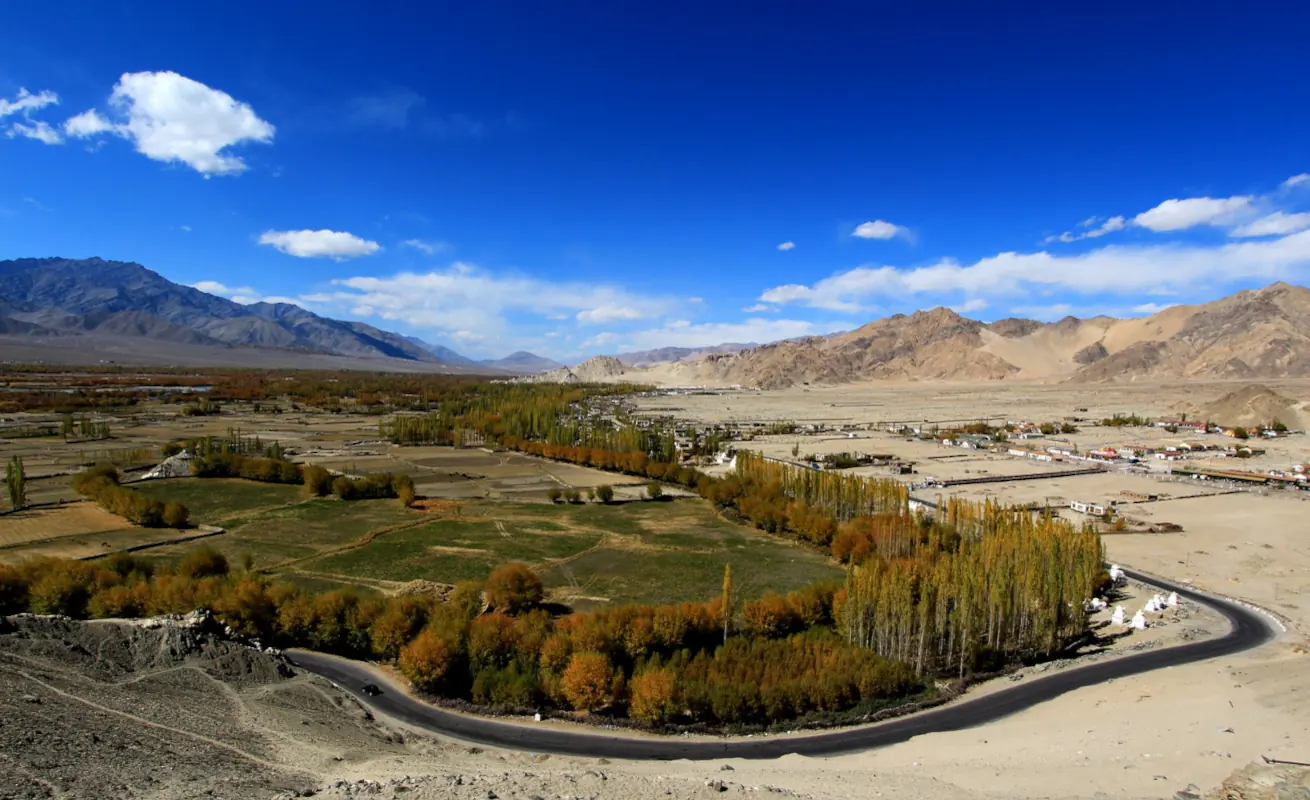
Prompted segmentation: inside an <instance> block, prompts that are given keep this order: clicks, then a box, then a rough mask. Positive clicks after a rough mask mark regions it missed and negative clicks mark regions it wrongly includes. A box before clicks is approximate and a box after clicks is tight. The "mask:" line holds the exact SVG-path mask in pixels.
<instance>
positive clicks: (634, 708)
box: [628, 669, 677, 725]
mask: <svg viewBox="0 0 1310 800" xmlns="http://www.w3.org/2000/svg"><path fill="white" fill-rule="evenodd" d="M629 691H630V692H631V699H630V701H629V705H628V715H629V716H630V717H632V718H633V719H637V720H641V721H642V722H650V723H653V724H657V725H658V724H661V723H664V722H668V721H669V719H670V718H672V717H673V715H674V714H676V713H677V708H676V707H675V706H674V705H673V673H672V672H670V671H669V670H666V669H652V670H647V671H646V672H643V673H641V674H639V675H637V676H636V677H635V678H633V679H632V683H631V684H630V685H629Z"/></svg>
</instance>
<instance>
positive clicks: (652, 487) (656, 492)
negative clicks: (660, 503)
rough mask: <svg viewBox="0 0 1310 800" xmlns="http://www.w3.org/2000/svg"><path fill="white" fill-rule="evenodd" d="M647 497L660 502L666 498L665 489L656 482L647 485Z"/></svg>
mask: <svg viewBox="0 0 1310 800" xmlns="http://www.w3.org/2000/svg"><path fill="white" fill-rule="evenodd" d="M646 496H647V497H649V498H650V499H652V500H658V499H660V498H661V497H663V496H664V487H663V486H661V485H660V484H659V483H657V482H656V481H651V482H650V483H648V484H646Z"/></svg>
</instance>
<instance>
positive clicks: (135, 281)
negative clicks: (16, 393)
mask: <svg viewBox="0 0 1310 800" xmlns="http://www.w3.org/2000/svg"><path fill="white" fill-rule="evenodd" d="M0 298H3V302H0V335H3V336H5V337H6V339H7V341H8V342H9V343H11V344H12V345H13V348H14V349H15V350H22V351H24V352H32V351H33V350H34V349H35V350H37V351H38V352H39V351H40V348H39V347H34V346H36V345H40V344H41V343H42V341H43V340H48V344H49V345H50V346H52V347H54V348H55V350H54V351H53V352H52V353H51V357H52V359H53V360H56V361H60V362H62V363H67V361H68V358H69V357H70V356H73V355H76V354H77V353H79V352H83V353H86V354H87V356H88V357H90V356H91V354H93V353H96V354H98V353H105V352H110V353H113V357H114V358H115V359H116V360H119V361H123V362H129V363H130V362H131V361H132V359H133V358H134V357H136V356H138V355H139V357H140V358H150V359H151V360H152V361H153V360H154V359H155V358H156V357H157V354H158V353H159V351H160V346H161V345H162V346H165V347H167V348H169V349H170V350H173V351H175V352H176V354H177V357H178V360H179V363H181V362H182V360H184V359H185V361H186V363H193V362H194V363H211V362H214V361H223V360H226V359H224V358H222V357H218V358H209V357H207V356H206V354H205V351H206V350H214V351H221V350H232V349H241V350H243V351H249V350H258V351H275V352H277V353H283V354H290V355H294V354H296V353H302V354H305V355H311V354H312V355H330V356H345V357H348V358H355V359H369V360H378V359H385V360H399V361H410V362H420V363H422V364H424V365H430V366H428V367H427V368H428V369H439V370H445V371H464V372H475V371H489V372H497V371H498V370H496V369H494V368H492V367H488V366H483V365H479V364H477V362H474V361H472V360H470V359H466V358H464V357H463V356H460V355H459V354H458V353H455V352H453V351H449V350H446V349H445V348H436V347H435V346H428V345H424V344H423V343H421V342H418V341H417V340H413V339H410V338H409V337H405V336H401V335H399V334H395V333H391V332H389V331H384V330H381V329H379V328H375V327H373V326H372V325H367V324H365V323H362V322H348V321H342V320H335V319H329V318H327V317H321V316H319V315H317V314H314V313H312V312H310V311H306V310H305V309H303V308H300V307H299V306H295V305H290V304H287V303H254V304H251V305H241V304H240V303H235V302H233V301H231V300H228V299H225V298H222V297H217V296H215V295H212V294H208V293H206V292H202V291H200V290H199V289H195V288H192V287H190V286H182V285H179V284H176V283H173V282H172V281H169V280H167V279H166V278H164V277H163V276H161V275H159V274H158V273H156V272H153V271H151V270H149V269H146V268H145V267H143V266H141V265H140V264H135V263H130V262H123V261H106V260H103V259H100V258H89V259H65V258H27V259H17V260H13V261H0ZM68 337H74V338H72V339H68ZM7 349H8V347H7ZM39 357H42V358H43V357H44V356H39ZM102 357H103V356H102ZM275 358H277V359H278V360H280V361H285V360H286V358H285V355H284V356H275ZM254 360H255V361H259V360H261V359H260V358H254ZM373 368H376V367H373Z"/></svg>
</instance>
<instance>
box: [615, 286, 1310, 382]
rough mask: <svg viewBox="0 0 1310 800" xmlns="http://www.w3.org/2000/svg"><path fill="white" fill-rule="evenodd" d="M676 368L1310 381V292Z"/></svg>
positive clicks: (900, 332)
mask: <svg viewBox="0 0 1310 800" xmlns="http://www.w3.org/2000/svg"><path fill="white" fill-rule="evenodd" d="M671 367H672V368H671V369H669V368H666V369H664V370H661V372H662V374H667V375H668V376H669V378H670V380H672V381H673V382H682V383H717V384H742V385H746V386H758V387H761V388H780V387H786V386H792V385H795V384H799V383H827V384H835V383H849V382H853V381H861V380H942V381H988V380H1004V379H1021V380H1022V379H1027V380H1044V381H1073V382H1082V383H1100V382H1111V381H1151V380H1161V379H1191V378H1209V379H1232V378H1237V379H1251V380H1272V379H1278V378H1298V377H1310V289H1306V288H1305V287H1301V286H1292V285H1290V284H1286V283H1276V284H1273V285H1271V286H1268V287H1266V288H1264V289H1260V290H1255V291H1250V290H1248V291H1241V292H1238V293H1236V294H1234V295H1231V296H1229V297H1225V298H1223V299H1220V300H1216V301H1214V302H1212V303H1206V304H1204V305H1196V306H1175V307H1172V308H1168V309H1166V310H1164V311H1161V312H1159V313H1157V314H1154V315H1151V316H1149V317H1141V318H1135V319H1115V318H1112V317H1104V316H1102V317H1093V318H1091V319H1078V318H1076V317H1066V318H1065V319H1062V320H1060V321H1058V322H1052V323H1041V322H1037V321H1034V320H1024V319H1016V318H1009V319H1004V320H999V321H997V322H993V323H990V324H986V323H982V322H977V321H975V320H971V319H966V318H965V317H962V316H960V315H959V314H956V313H955V312H953V311H950V310H948V309H945V308H937V309H933V310H931V311H920V312H916V313H914V314H910V315H908V316H907V315H903V314H897V315H895V316H892V317H887V318H885V319H880V320H876V321H874V322H870V323H869V324H867V325H865V326H863V327H861V328H859V329H857V330H855V331H851V332H850V333H845V334H839V335H836V336H832V337H813V338H809V339H802V340H796V341H787V342H778V343H774V344H769V345H764V346H762V347H755V348H750V349H747V350H743V351H741V352H739V353H734V354H714V355H709V356H706V357H704V358H701V359H699V360H697V361H695V362H683V363H678V364H674V365H671ZM632 379H634V380H637V379H639V378H638V377H637V376H633V378H632Z"/></svg>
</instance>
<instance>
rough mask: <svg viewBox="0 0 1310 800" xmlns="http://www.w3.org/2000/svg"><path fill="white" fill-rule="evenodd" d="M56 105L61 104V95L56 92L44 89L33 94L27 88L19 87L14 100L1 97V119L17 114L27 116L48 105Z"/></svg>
mask: <svg viewBox="0 0 1310 800" xmlns="http://www.w3.org/2000/svg"><path fill="white" fill-rule="evenodd" d="M54 105H59V95H57V94H55V93H54V92H50V91H44V92H37V93H36V94H32V93H31V92H29V91H27V90H26V89H19V90H18V94H16V95H14V99H13V100H6V99H4V98H3V97H0V119H3V118H5V117H9V116H13V115H15V114H18V115H21V116H23V117H27V116H28V115H29V114H31V113H32V112H33V111H39V110H40V109H43V108H45V107H46V106H54Z"/></svg>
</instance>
